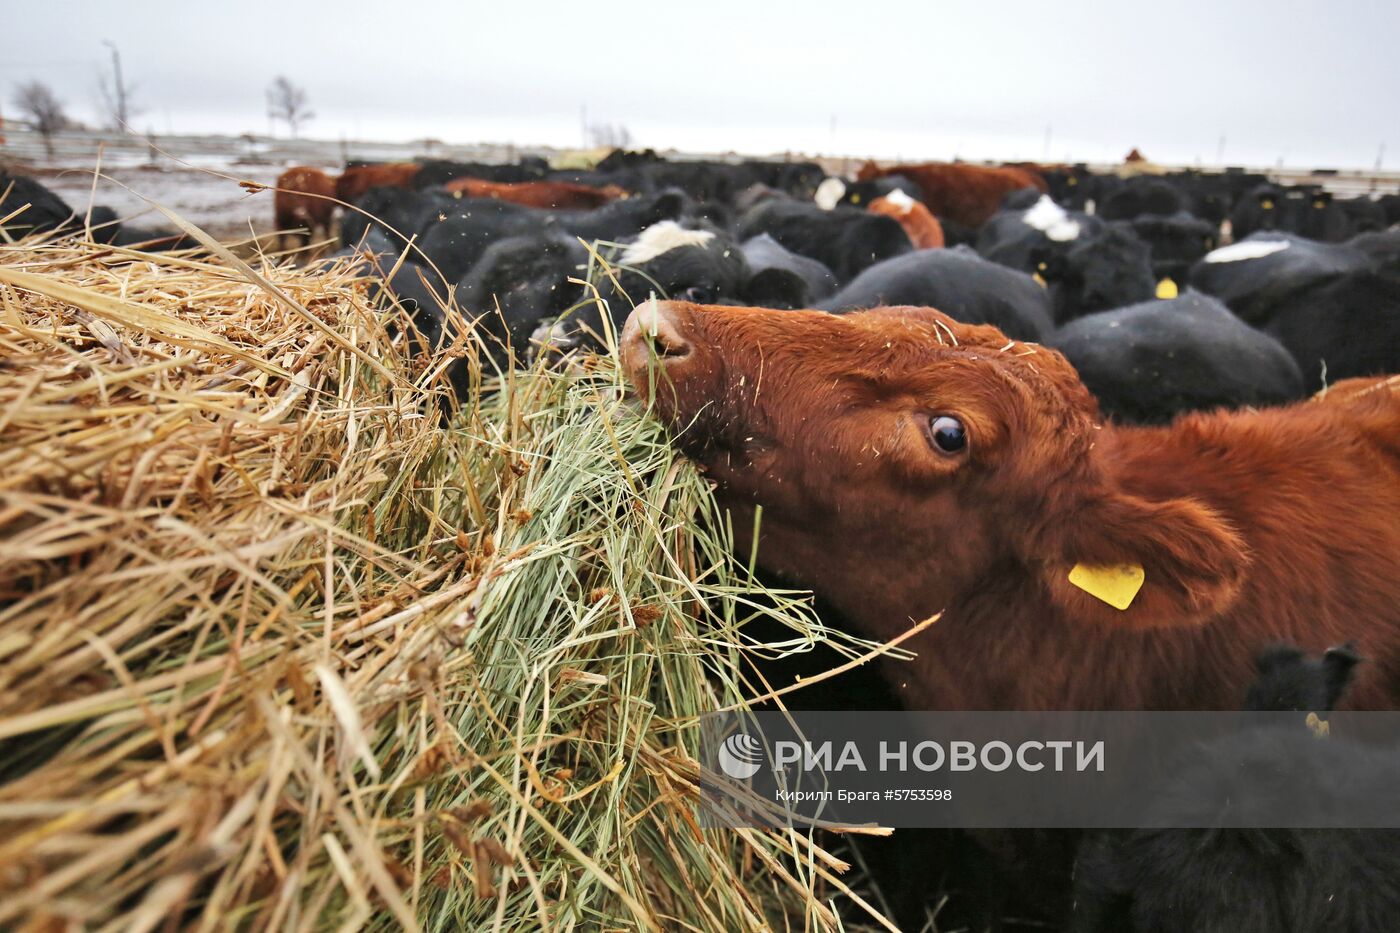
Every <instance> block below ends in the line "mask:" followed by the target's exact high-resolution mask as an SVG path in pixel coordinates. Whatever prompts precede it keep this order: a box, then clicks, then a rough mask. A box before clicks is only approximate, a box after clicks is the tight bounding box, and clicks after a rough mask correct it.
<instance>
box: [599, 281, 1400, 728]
mask: <svg viewBox="0 0 1400 933" xmlns="http://www.w3.org/2000/svg"><path fill="white" fill-rule="evenodd" d="M661 307H662V309H663V311H664V312H665V320H666V321H667V322H668V326H669V327H671V332H672V333H677V334H679V335H680V337H681V339H683V340H684V341H685V342H687V343H688V344H689V346H688V347H687V348H686V349H685V353H684V355H683V356H676V357H670V358H667V360H666V365H665V371H664V372H661V373H655V374H651V375H649V373H648V366H649V363H650V359H651V355H650V353H649V344H648V343H647V341H646V339H645V338H644V336H643V335H642V334H641V333H640V331H639V329H638V326H637V319H638V316H639V315H640V314H642V311H638V312H637V313H635V314H634V315H633V320H632V321H631V322H629V325H628V328H627V330H626V332H625V333H624V336H623V359H624V364H625V365H626V367H627V369H628V372H629V375H630V378H631V379H632V381H633V383H634V385H636V386H638V389H639V391H641V392H642V393H643V394H644V395H651V394H653V393H651V392H649V390H648V388H647V387H648V386H649V385H651V384H653V383H652V381H651V380H652V378H653V377H654V378H655V379H656V380H657V381H656V382H655V383H654V384H655V385H657V386H658V388H657V389H656V390H655V392H654V395H655V398H654V402H655V408H656V411H657V412H658V413H659V414H660V416H661V417H663V418H664V419H666V420H667V421H668V422H670V423H671V424H673V425H690V427H689V428H687V429H686V430H684V431H681V432H680V433H679V435H678V443H679V444H680V445H681V447H682V449H683V450H685V451H687V452H688V453H689V454H690V455H692V456H693V457H695V458H696V459H697V460H699V461H700V462H701V463H702V464H703V465H704V466H705V467H706V468H707V470H708V472H709V474H710V475H711V476H712V477H713V479H715V480H716V481H717V483H718V495H719V496H720V497H721V501H722V503H723V504H724V505H725V506H727V507H728V508H729V509H730V510H731V512H732V514H733V516H734V519H735V534H736V540H741V541H746V540H748V536H749V535H750V534H751V530H750V529H751V527H752V522H753V517H754V506H755V505H756V504H757V505H762V507H763V515H762V521H761V523H760V529H761V532H762V541H761V545H760V550H759V559H760V562H762V563H764V564H765V565H766V566H768V567H769V568H770V569H771V570H774V571H776V572H778V573H780V574H783V575H785V576H787V577H789V578H790V579H792V580H794V581H795V582H797V583H799V584H801V585H803V586H807V587H811V588H813V589H815V590H816V591H817V592H818V593H820V594H821V595H823V596H825V597H826V598H828V599H829V600H830V601H831V602H832V603H833V604H834V605H835V606H836V607H837V608H838V609H839V610H840V611H841V612H842V613H844V614H845V615H846V616H847V617H848V618H850V619H851V620H852V621H853V622H854V623H855V624H857V625H858V626H859V627H860V628H861V629H863V630H864V631H865V632H866V633H867V634H869V635H871V636H874V637H877V638H881V639H889V638H892V637H894V636H896V635H899V634H900V633H902V632H904V631H906V630H907V629H908V628H909V627H910V626H911V624H912V623H913V621H915V620H921V619H924V618H927V617H928V616H930V615H932V614H934V613H937V612H940V611H941V612H942V613H943V616H942V618H941V619H940V620H939V621H938V622H937V623H935V624H934V625H933V626H932V627H930V628H929V629H927V630H925V631H924V632H922V633H921V634H920V635H918V636H916V637H915V638H914V639H912V640H911V641H909V642H907V643H906V647H909V648H911V649H912V650H914V651H916V652H917V653H918V656H917V657H916V658H915V659H914V661H912V662H888V663H887V665H886V673H887V675H888V676H889V677H890V679H891V680H892V682H893V683H894V685H895V686H897V687H898V688H899V690H900V692H901V694H902V696H903V697H904V699H905V701H906V703H907V705H908V706H909V707H910V708H915V709H921V708H934V709H937V708H964V709H1233V708H1235V707H1237V706H1238V703H1239V692H1240V685H1241V684H1244V683H1247V682H1248V681H1249V680H1250V677H1251V670H1252V668H1251V663H1252V659H1253V657H1254V655H1255V653H1256V652H1257V651H1258V650H1259V649H1260V648H1262V647H1263V646H1265V645H1267V644H1269V643H1273V642H1292V643H1295V644H1297V645H1299V646H1300V647H1302V648H1303V649H1304V650H1306V651H1308V652H1313V653H1316V652H1320V651H1322V650H1324V649H1325V648H1326V647H1328V646H1330V645H1335V644H1339V643H1341V642H1345V641H1348V640H1354V641H1355V642H1357V644H1358V647H1359V649H1360V651H1361V652H1362V653H1363V654H1364V655H1365V656H1366V657H1367V658H1368V659H1369V660H1368V662H1367V664H1366V665H1364V667H1363V668H1362V669H1361V670H1360V671H1359V673H1358V678H1357V683H1356V689H1355V691H1354V692H1353V694H1352V695H1351V701H1352V705H1354V706H1356V707H1359V708H1393V707H1395V706H1396V705H1397V702H1400V572H1398V571H1397V556H1398V555H1400V378H1392V379H1391V380H1390V381H1389V382H1385V381H1382V380H1354V381H1350V382H1346V383H1342V384H1339V385H1338V386H1335V387H1333V388H1332V389H1331V390H1330V391H1329V392H1328V393H1327V394H1326V395H1325V396H1320V397H1318V398H1317V399H1314V400H1311V401H1307V402H1301V403H1298V404H1295V405H1292V406H1290V407H1287V408H1275V409H1268V410H1263V411H1234V412H1214V413H1205V414H1194V415H1189V416H1186V417H1183V418H1181V419H1179V420H1178V421H1176V422H1175V423H1174V424H1172V425H1170V426H1167V427H1155V428H1140V427H1127V426H1116V425H1112V424H1106V423H1104V422H1102V420H1101V419H1100V418H1099V416H1098V411H1097V406H1096V405H1095V403H1094V401H1093V399H1092V398H1091V397H1090V395H1089V393H1088V392H1087V391H1086V390H1085V389H1084V387H1083V385H1082V384H1081V383H1080V381H1079V378H1078V376H1077V374H1076V373H1075V372H1074V370H1073V368H1072V367H1071V366H1070V365H1069V364H1068V363H1067V362H1066V361H1065V359H1064V358H1063V357H1062V356H1060V355H1059V354H1058V353H1056V352H1055V351H1053V350H1049V349H1046V348H1044V347H1040V346H1037V345H1035V344H1025V343H1018V342H1015V341H1011V340H1008V339H1007V338H1006V337H1005V336H1003V335H1002V334H1001V333H1000V331H998V330H996V329H995V328H992V327H986V326H971V325H966V324H960V323H958V322H956V321H954V320H952V319H951V318H948V317H947V316H945V315H943V314H941V313H939V312H937V311H934V310H932V309H928V308H889V309H877V310H875V311H870V312H865V313H860V314H851V315H846V316H833V315H827V314H822V313H818V312H793V311H769V310H765V309H749V308H744V309H737V308H718V307H700V306H696V305H690V304H685V303H681V302H666V303H662V306H661ZM645 308H646V306H645V305H643V309H645ZM652 365H654V364H652ZM937 414H950V415H954V416H956V417H958V418H960V419H961V420H962V422H963V423H964V424H965V425H966V427H967V431H968V436H969V438H970V441H969V444H968V447H967V449H966V450H965V451H964V452H963V453H962V454H959V455H955V456H948V455H944V454H941V453H939V452H938V451H937V450H936V449H935V448H934V447H933V446H932V444H931V443H930V442H929V439H928V433H927V431H926V425H927V419H928V418H929V417H931V416H933V415H937ZM1079 562H1084V563H1117V562H1135V563H1138V564H1141V565H1142V567H1143V568H1144V570H1145V573H1146V583H1145V585H1144V587H1143V589H1142V591H1141V592H1140V593H1138V595H1137V598H1136V600H1135V601H1134V602H1133V604H1132V605H1131V606H1130V607H1129V608H1128V609H1127V610H1126V611H1121V612H1120V611H1118V610H1116V609H1114V608H1112V607H1110V606H1108V605H1106V604H1105V603H1102V602H1099V601H1098V600H1097V599H1095V598H1094V597H1092V596H1089V595H1088V594H1086V593H1084V592H1082V591H1080V590H1079V589H1077V588H1075V587H1074V586H1072V585H1071V584H1070V583H1069V582H1068V580H1067V576H1068V574H1069V571H1070V569H1071V568H1072V567H1073V566H1074V565H1075V564H1076V563H1079Z"/></svg>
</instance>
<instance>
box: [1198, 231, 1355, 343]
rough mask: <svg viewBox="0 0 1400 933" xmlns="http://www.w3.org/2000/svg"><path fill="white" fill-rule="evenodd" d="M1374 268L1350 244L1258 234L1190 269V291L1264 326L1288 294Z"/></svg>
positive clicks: (1212, 254)
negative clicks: (1208, 297) (1192, 290)
mask: <svg viewBox="0 0 1400 933" xmlns="http://www.w3.org/2000/svg"><path fill="white" fill-rule="evenodd" d="M1372 265H1373V260H1372V258H1371V257H1370V256H1369V255H1368V254H1367V253H1366V252H1364V251H1362V250H1360V249H1357V248H1356V247H1354V246H1351V245H1349V244H1341V243H1317V242H1314V241H1313V240H1308V239H1305V238H1303V237H1300V236H1296V235H1292V234H1287V233H1256V234H1253V235H1252V236H1250V237H1248V238H1247V239H1244V240H1241V241H1239V242H1237V243H1232V244H1230V245H1229V246H1222V247H1221V248H1219V249H1216V250H1212V251H1211V252H1209V253H1207V254H1206V256H1205V257H1204V258H1203V259H1202V260H1201V261H1200V262H1198V263H1196V264H1195V265H1194V266H1192V267H1191V271H1190V274H1189V276H1188V278H1189V281H1190V284H1191V285H1192V287H1194V288H1197V289H1199V290H1201V291H1203V292H1205V293H1207V294H1209V295H1214V296H1215V297H1217V298H1219V299H1220V300H1221V301H1223V302H1225V304H1226V305H1228V306H1229V307H1230V310H1232V311H1234V312H1235V313H1236V314H1238V315H1239V316H1240V317H1241V318H1243V319H1244V320H1245V321H1247V322H1248V323H1250V324H1253V325H1255V326H1262V325H1264V324H1267V323H1268V321H1269V319H1270V318H1271V317H1272V316H1273V313H1274V308H1275V307H1276V306H1277V305H1279V304H1280V303H1281V302H1283V301H1285V300H1287V299H1288V298H1289V297H1290V296H1292V295H1295V294H1298V293H1301V292H1302V291H1304V290H1306V289H1309V288H1312V287H1314V286H1316V285H1318V284H1321V283H1323V282H1326V281H1330V280H1332V279H1335V278H1337V277H1339V276H1342V275H1345V274H1346V273H1348V272H1355V271H1360V270H1363V269H1368V268H1371V267H1372Z"/></svg>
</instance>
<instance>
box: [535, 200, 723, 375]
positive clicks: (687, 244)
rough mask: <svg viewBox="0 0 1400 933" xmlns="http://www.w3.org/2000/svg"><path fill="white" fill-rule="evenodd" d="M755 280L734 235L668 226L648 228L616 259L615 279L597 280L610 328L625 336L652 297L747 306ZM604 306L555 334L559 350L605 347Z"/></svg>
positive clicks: (565, 322)
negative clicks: (630, 318) (631, 317)
mask: <svg viewBox="0 0 1400 933" xmlns="http://www.w3.org/2000/svg"><path fill="white" fill-rule="evenodd" d="M748 279H749V267H748V263H747V262H746V261H745V259H744V253H743V250H741V249H740V248H739V245H738V244H737V243H735V242H734V241H733V240H732V239H730V238H729V236H728V235H726V234H724V233H720V232H718V231H716V230H712V229H697V228H688V227H684V226H682V225H680V224H678V223H675V222H674V221H662V222H661V223H659V224H655V225H654V226H651V227H648V228H647V229H646V230H643V231H642V232H641V234H640V235H639V236H638V237H637V238H636V239H635V240H633V241H632V242H631V243H628V244H626V246H624V247H623V249H622V250H621V252H620V253H618V254H617V255H616V256H615V257H614V258H613V269H612V274H611V275H607V276H599V277H596V279H595V283H596V285H597V287H598V292H599V296H600V297H601V298H602V299H603V301H604V302H606V305H607V310H608V317H609V322H608V324H609V326H611V328H612V329H614V330H620V329H621V328H622V325H623V323H624V322H625V321H626V319H627V315H628V314H630V313H631V311H632V308H633V307H635V306H636V305H639V304H641V303H642V302H643V301H645V300H646V299H647V298H648V297H650V296H651V295H656V296H658V297H660V298H680V299H684V300H686V301H696V302H702V303H720V304H742V303H743V300H742V298H741V297H740V296H741V295H742V294H743V290H744V286H745V284H746V283H747V282H748ZM604 331H605V324H604V321H603V304H602V303H601V302H598V301H586V302H584V303H583V304H581V305H580V306H579V307H577V308H576V309H575V310H574V311H573V312H572V313H570V314H569V315H568V316H567V317H566V318H564V319H561V320H560V321H559V322H558V323H557V324H556V325H555V326H554V327H552V328H550V330H549V332H548V334H547V336H542V340H547V341H548V342H549V343H550V344H551V345H552V346H553V348H554V349H558V350H566V349H572V348H575V347H578V346H591V347H594V348H597V347H601V346H602V338H603V335H604Z"/></svg>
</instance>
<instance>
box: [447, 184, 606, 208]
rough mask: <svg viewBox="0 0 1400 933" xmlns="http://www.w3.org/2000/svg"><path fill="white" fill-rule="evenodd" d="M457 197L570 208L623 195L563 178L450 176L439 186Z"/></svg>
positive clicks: (601, 203)
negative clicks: (505, 179)
mask: <svg viewBox="0 0 1400 933" xmlns="http://www.w3.org/2000/svg"><path fill="white" fill-rule="evenodd" d="M443 187H444V188H446V189H447V190H448V191H451V192H452V193H453V194H455V195H456V196H457V197H459V198H499V199H500V200H502V201H509V202H510V203H512V204H520V205H523V206H525V207H541V208H548V209H554V210H570V209H582V208H594V207H602V206H603V205H604V204H607V203H609V202H610V201H616V200H617V199H618V198H620V197H622V196H623V195H625V194H626V193H627V192H625V191H623V190H622V189H621V188H619V187H617V186H616V185H607V186H606V187H603V188H591V187H589V186H588V185H575V184H571V183H569V182H563V181H522V182H516V183H507V182H498V181H484V180H482V179H480V178H454V179H453V180H452V181H449V182H448V183H447V184H446V185H444V186H443Z"/></svg>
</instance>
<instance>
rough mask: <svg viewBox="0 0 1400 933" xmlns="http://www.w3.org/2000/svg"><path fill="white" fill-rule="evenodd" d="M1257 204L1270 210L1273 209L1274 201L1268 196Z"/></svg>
mask: <svg viewBox="0 0 1400 933" xmlns="http://www.w3.org/2000/svg"><path fill="white" fill-rule="evenodd" d="M1259 206H1260V207H1262V208H1263V209H1264V210H1266V211H1271V210H1273V209H1274V202H1273V201H1271V200H1270V199H1268V198H1265V199H1264V200H1262V201H1260V202H1259Z"/></svg>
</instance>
